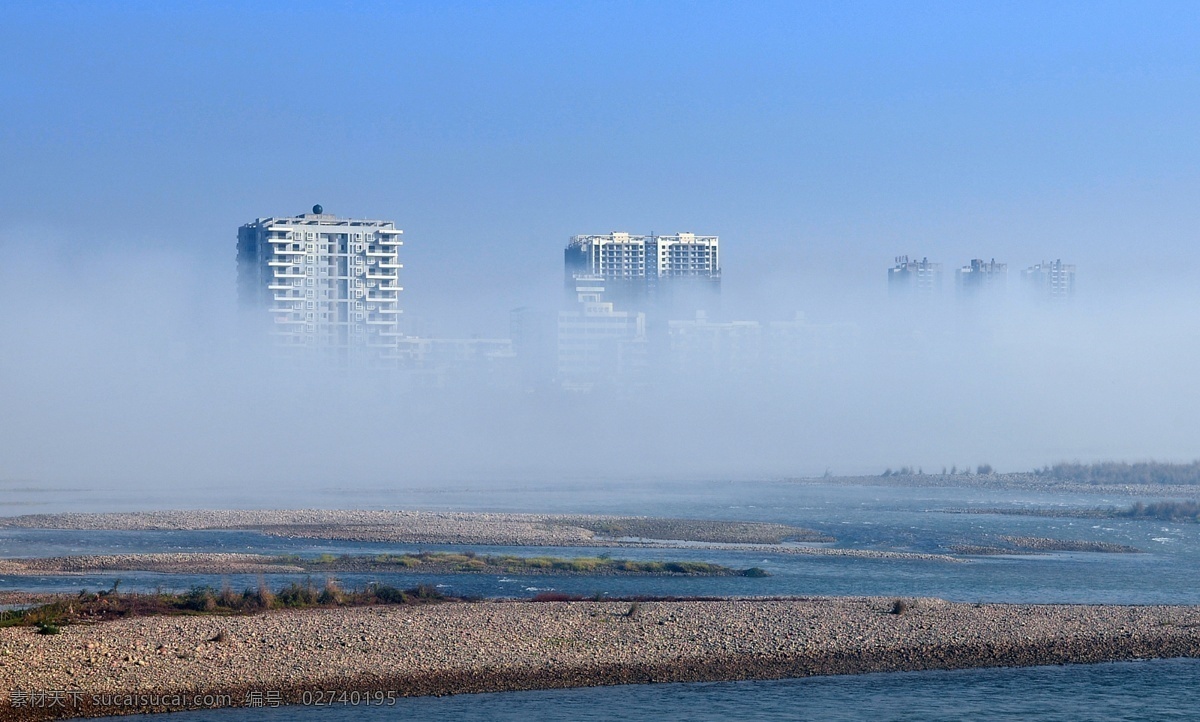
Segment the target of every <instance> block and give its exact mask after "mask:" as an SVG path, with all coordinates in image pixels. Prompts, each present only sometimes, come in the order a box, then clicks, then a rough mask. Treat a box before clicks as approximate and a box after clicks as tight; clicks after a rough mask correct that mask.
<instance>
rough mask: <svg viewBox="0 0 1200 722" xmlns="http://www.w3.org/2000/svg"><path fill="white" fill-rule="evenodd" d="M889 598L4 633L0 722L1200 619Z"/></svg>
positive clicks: (368, 694) (860, 655)
mask: <svg viewBox="0 0 1200 722" xmlns="http://www.w3.org/2000/svg"><path fill="white" fill-rule="evenodd" d="M895 602H896V600H893V599H890V598H889V599H883V598H821V599H774V600H772V599H731V600H722V601H684V602H643V603H641V604H640V605H636V606H635V605H632V604H631V603H629V602H544V603H538V602H514V601H506V602H479V603H445V604H438V605H430V606H413V607H406V606H394V607H361V608H344V609H314V610H292V611H287V610H283V611H273V612H268V613H264V614H259V615H253V616H235V617H214V616H188V617H149V618H137V619H127V620H121V621H115V622H106V623H101V624H95V625H78V626H68V627H64V628H63V629H62V632H61V633H60V634H57V635H39V634H38V633H37V631H36V630H34V629H31V628H24V627H22V628H15V627H14V628H4V629H0V720H43V719H64V718H69V717H82V716H107V715H118V714H132V713H143V712H164V711H173V710H183V709H197V708H205V707H213V706H243V705H247V704H256V703H266V704H273V703H275V702H279V703H284V704H304V703H308V704H312V703H316V702H319V701H329V700H330V695H329V692H331V691H332V692H335V693H336V694H335V695H334V696H333V698H332V701H335V702H336V701H338V700H339V699H343V697H340V696H339V695H341V694H342V693H345V697H344V699H345V700H346V701H351V702H352V701H356V700H357V701H358V702H360V703H363V701H364V700H378V699H386V698H387V696H388V695H394V696H396V697H399V696H413V695H443V694H455V693H465V692H494V691H505V690H524V689H545V688H561V687H581V686H596V685H613V684H630V683H650V682H687V681H718V680H740V679H777V678H783V677H802V676H809V675H825V674H853V673H863V672H882V671H901V670H925V669H958V668H969V667H996V666H1029V665H1043V664H1061V663H1092V662H1102V661H1111V660H1124V659H1142V658H1160V657H1198V656H1200V607H1184V606H1115V605H1100V606H1088V605H1008V604H982V605H977V604H961V603H949V602H945V601H942V600H937V599H909V600H905V604H901V605H897V604H896V603H895ZM895 609H900V610H901V611H902V613H900V614H895V613H893V611H894V610H895ZM51 702H57V704H55V705H54V706H50V703H51Z"/></svg>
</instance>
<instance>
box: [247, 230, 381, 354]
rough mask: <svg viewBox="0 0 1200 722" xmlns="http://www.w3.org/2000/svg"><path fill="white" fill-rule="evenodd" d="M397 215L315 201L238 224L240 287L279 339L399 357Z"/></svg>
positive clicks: (317, 348)
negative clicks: (326, 206) (332, 208)
mask: <svg viewBox="0 0 1200 722" xmlns="http://www.w3.org/2000/svg"><path fill="white" fill-rule="evenodd" d="M402 233H403V231H400V230H398V229H397V228H396V227H395V223H393V222H392V221H373V220H361V219H355V218H338V217H337V216H334V215H332V214H328V213H325V212H323V209H322V208H321V206H314V207H313V212H312V213H305V214H303V215H299V216H295V217H292V218H259V219H258V220H256V221H254V222H252V223H247V224H246V225H244V226H242V227H241V228H239V229H238V256H237V258H238V295H239V298H240V301H241V303H242V305H243V306H244V307H246V308H247V309H249V310H250V311H251V313H252V314H253V315H255V316H257V317H258V318H260V319H261V320H262V322H263V323H264V325H265V326H266V327H267V328H269V329H270V330H269V333H270V334H271V335H272V336H273V337H274V338H275V340H276V341H277V342H278V345H280V346H284V347H287V348H292V349H308V350H311V351H312V352H314V353H319V354H321V355H326V356H329V357H331V358H333V359H336V360H338V361H350V360H353V361H360V360H362V361H366V362H368V363H371V364H377V363H381V362H382V363H383V364H387V363H389V362H394V361H395V360H397V359H399V358H400V349H399V346H398V340H399V339H400V338H401V336H403V334H402V333H401V332H400V330H399V325H398V320H399V315H400V313H401V309H400V300H399V296H400V291H401V287H400V269H401V268H402V265H401V264H400V260H399V248H400V246H401V245H403V241H402V240H401V234H402Z"/></svg>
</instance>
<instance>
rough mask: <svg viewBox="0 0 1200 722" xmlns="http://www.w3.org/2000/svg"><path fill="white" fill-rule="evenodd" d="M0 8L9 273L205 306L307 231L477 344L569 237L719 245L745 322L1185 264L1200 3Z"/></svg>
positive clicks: (546, 286) (541, 288) (534, 288)
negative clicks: (156, 293) (397, 245)
mask: <svg viewBox="0 0 1200 722" xmlns="http://www.w3.org/2000/svg"><path fill="white" fill-rule="evenodd" d="M3 9H4V13H3V18H4V19H3V23H2V25H0V245H18V246H22V247H28V246H30V245H33V246H35V247H36V246H38V245H39V244H43V243H44V244H45V249H44V250H42V251H35V252H33V255H34V257H36V255H37V253H46V254H50V255H51V256H52V258H51V259H50V260H49V261H48V262H67V261H69V262H72V263H77V264H81V265H82V266H83V267H86V266H87V265H88V264H89V263H92V261H90V260H89V259H90V258H92V257H93V256H111V255H112V254H117V255H120V254H123V253H138V254H142V255H144V256H150V257H154V255H155V254H161V255H164V256H166V257H168V258H171V259H177V260H178V261H179V265H180V266H181V267H180V268H179V273H180V274H181V276H184V277H186V278H188V279H190V281H189V283H191V284H192V286H193V287H194V288H195V289H198V291H197V292H204V293H206V294H207V295H208V297H210V298H211V299H212V303H213V304H215V305H217V306H221V305H222V304H230V305H231V299H232V290H233V285H232V279H233V243H234V236H235V232H236V227H237V226H238V225H239V224H241V223H244V222H246V221H248V220H251V219H253V218H255V217H258V216H266V215H290V214H294V213H299V212H302V211H303V210H304V209H306V208H307V207H309V206H311V205H312V204H313V203H322V204H324V206H325V207H326V209H327V210H328V211H330V212H334V213H337V214H340V215H355V216H367V217H384V218H390V219H395V220H396V221H397V222H398V224H399V225H400V227H402V228H404V229H405V230H406V235H407V238H408V246H407V248H406V251H407V259H406V265H407V268H406V274H407V276H406V283H405V286H406V294H407V296H408V303H409V307H410V309H411V310H412V311H413V312H414V313H416V314H417V315H421V314H426V315H429V316H437V315H439V314H441V313H443V312H445V313H447V314H449V315H451V316H454V315H455V314H457V316H456V318H457V319H458V320H457V321H455V322H454V324H457V326H458V328H456V329H455V330H462V331H464V332H477V333H495V332H502V331H503V330H504V329H503V320H504V311H506V310H507V309H508V308H511V307H513V306H516V305H521V304H546V303H552V302H553V301H554V300H555V298H556V296H555V293H556V291H557V288H558V284H559V282H560V277H561V276H560V274H561V267H560V264H561V256H560V251H561V247H562V246H563V245H564V244H565V242H566V240H567V237H568V236H570V235H571V234H573V233H582V232H604V231H608V230H629V231H634V232H645V231H657V232H670V231H675V230H692V231H697V232H709V233H718V234H720V235H721V236H722V239H723V243H724V247H725V251H724V255H725V276H726V280H725V288H726V297H727V298H728V299H730V301H729V303H730V304H731V305H732V308H734V309H739V308H742V309H744V310H745V312H746V313H748V314H749V313H753V312H755V310H756V309H758V308H760V307H764V306H767V305H770V303H771V302H773V301H775V300H777V299H783V300H782V303H783V305H785V306H786V305H788V304H791V307H804V308H806V310H809V311H810V313H811V312H812V311H813V310H814V309H813V308H812V307H813V306H819V304H820V300H819V299H821V298H822V297H823V296H822V294H823V293H825V292H826V291H828V290H829V289H831V288H854V289H862V290H861V291H860V292H861V293H863V294H868V295H869V294H870V293H874V292H875V291H879V290H880V289H882V283H883V281H882V279H883V268H884V266H886V264H887V263H888V262H889V261H890V259H891V257H892V256H893V255H895V254H897V253H908V254H916V255H928V256H930V257H933V258H936V259H937V260H941V261H943V262H944V263H945V264H946V265H947V267H948V268H949V267H953V266H955V265H958V264H961V263H964V262H965V261H967V260H968V259H970V258H971V257H975V256H982V257H988V258H990V257H997V258H999V259H1001V260H1006V261H1008V262H1009V263H1010V264H1011V265H1012V266H1013V267H1014V268H1016V267H1020V266H1024V265H1028V264H1031V263H1033V262H1036V261H1038V260H1041V259H1042V258H1055V257H1062V258H1063V259H1064V260H1069V261H1073V262H1075V263H1076V264H1078V265H1079V267H1080V285H1081V289H1083V290H1087V289H1088V288H1089V287H1090V288H1091V289H1092V290H1093V291H1094V290H1095V289H1097V288H1101V287H1109V288H1114V289H1117V288H1121V287H1122V285H1123V284H1124V285H1125V286H1136V285H1137V284H1138V283H1141V282H1142V280H1144V279H1146V278H1148V277H1149V273H1150V272H1151V271H1153V270H1155V269H1166V273H1167V278H1168V280H1174V281H1184V280H1186V279H1187V276H1188V274H1190V273H1191V267H1192V266H1194V265H1195V263H1196V262H1197V261H1198V260H1200V258H1198V256H1200V254H1198V253H1197V252H1196V251H1195V250H1194V248H1195V245H1196V244H1195V243H1194V239H1195V234H1196V229H1197V228H1198V227H1200V223H1198V222H1197V221H1198V220H1200V218H1198V216H1200V212H1198V211H1197V207H1198V206H1197V204H1196V202H1195V199H1196V198H1197V195H1198V192H1200V162H1198V161H1200V136H1198V134H1197V133H1196V129H1197V128H1200V42H1197V41H1198V40H1200V6H1197V5H1196V4H1194V3H1138V4H1134V3H1104V2H1086V3H1069V2H1056V3H1019V2H1004V3H986V2H945V3H940V2H909V3H874V2H834V3H818V2H810V3H770V2H759V3H733V2H726V3H709V2H696V3H691V2H672V3H669V2H658V3H633V2H604V3H561V2H546V3H535V2H529V3H520V2H512V3H449V2H428V3H357V2H354V3H351V2H347V3H295V2H288V3H282V2H281V3H271V2H262V3H254V4H247V3H216V2H213V3H134V2H130V3H101V2H91V3H35V2H28V3H23V2H8V3H5V4H4V8H3ZM97 218H99V219H101V222H100V223H99V224H98V225H97V226H96V227H95V229H94V230H93V231H92V232H90V233H89V234H88V237H86V238H79V237H72V233H71V231H70V230H69V229H71V228H74V227H78V226H79V225H80V224H84V223H92V222H93V221H94V220H95V219H97ZM30 241H35V243H32V244H31V243H30ZM1135 254H1136V256H1137V258H1136V259H1134V260H1133V261H1130V257H1131V256H1134V255H1135ZM1129 268H1132V269H1133V270H1134V271H1135V273H1134V274H1133V275H1132V276H1129V275H1126V270H1127V269H1129ZM1130 279H1134V280H1130ZM739 304H741V306H740V307H739ZM756 304H757V305H756ZM480 308H483V309H485V310H484V311H483V312H481V313H477V312H478V311H479V309H480ZM488 309H490V310H488ZM816 310H817V311H818V312H819V311H820V309H819V308H817V309H816ZM464 319H465V320H464ZM454 324H452V325H454Z"/></svg>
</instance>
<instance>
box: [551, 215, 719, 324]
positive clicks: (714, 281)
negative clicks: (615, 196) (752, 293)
mask: <svg viewBox="0 0 1200 722" xmlns="http://www.w3.org/2000/svg"><path fill="white" fill-rule="evenodd" d="M719 246H720V241H719V239H718V237H717V236H702V235H697V234H695V233H677V234H675V235H671V236H656V235H653V234H651V235H648V236H638V235H631V234H629V233H619V232H613V233H609V234H607V235H590V236H587V235H585V236H574V237H572V238H571V242H570V244H568V245H567V248H566V251H565V252H564V270H565V272H566V273H565V276H566V277H565V282H566V292H567V297H568V298H569V299H571V300H575V294H576V288H577V283H576V279H577V277H584V276H594V277H598V278H601V279H603V280H604V285H605V289H606V295H605V298H604V300H605V301H607V302H611V303H613V304H615V305H616V306H617V307H618V308H631V309H648V308H651V307H654V308H662V309H669V308H671V307H678V309H679V310H686V311H687V313H688V314H689V315H690V314H692V313H694V312H695V310H697V309H700V308H705V307H708V306H712V305H714V303H715V301H716V299H717V298H718V296H719V294H720V290H721V262H720V261H721V259H720V250H719Z"/></svg>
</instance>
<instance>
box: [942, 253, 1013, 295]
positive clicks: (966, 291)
mask: <svg viewBox="0 0 1200 722" xmlns="http://www.w3.org/2000/svg"><path fill="white" fill-rule="evenodd" d="M954 276H955V279H954V280H955V284H954V285H955V286H956V287H957V289H958V293H959V295H961V296H966V297H971V296H976V295H979V294H983V293H993V292H1000V291H1003V290H1004V289H1005V287H1006V286H1007V284H1008V264H1007V263H997V262H996V259H995V258H993V259H992V260H990V261H985V260H983V259H981V258H972V259H971V262H970V263H969V264H967V265H965V266H963V267H962V268H960V269H958V271H957V272H955V274H954Z"/></svg>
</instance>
